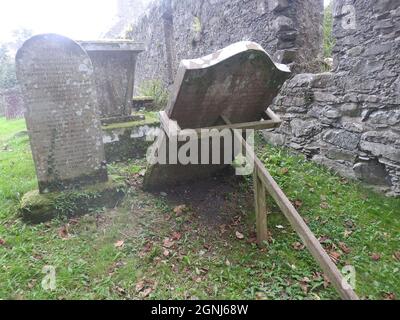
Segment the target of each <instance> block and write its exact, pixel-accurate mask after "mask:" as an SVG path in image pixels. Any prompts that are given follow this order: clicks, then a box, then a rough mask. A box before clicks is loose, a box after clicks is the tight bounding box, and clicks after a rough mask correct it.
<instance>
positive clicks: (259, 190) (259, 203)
mask: <svg viewBox="0 0 400 320" xmlns="http://www.w3.org/2000/svg"><path fill="white" fill-rule="evenodd" d="M253 180H254V200H255V202H254V203H255V210H256V227H257V243H258V245H259V246H264V245H265V243H266V242H267V241H268V228H267V205H266V190H265V187H264V185H263V183H262V181H261V180H260V178H259V177H258V171H257V168H255V169H254V173H253Z"/></svg>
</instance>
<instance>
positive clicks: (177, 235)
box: [171, 232, 182, 241]
mask: <svg viewBox="0 0 400 320" xmlns="http://www.w3.org/2000/svg"><path fill="white" fill-rule="evenodd" d="M181 238H182V234H181V233H179V232H174V233H173V234H172V237H171V239H172V240H173V241H179V240H181Z"/></svg>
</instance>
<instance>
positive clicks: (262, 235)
mask: <svg viewBox="0 0 400 320" xmlns="http://www.w3.org/2000/svg"><path fill="white" fill-rule="evenodd" d="M222 118H223V119H224V121H225V122H226V124H228V125H231V122H230V121H229V119H227V118H226V117H222ZM233 132H234V134H235V138H236V139H239V141H241V143H242V146H243V147H244V148H245V150H246V157H247V158H248V159H249V160H250V161H253V162H254V197H255V208H256V219H257V240H258V242H259V243H260V244H261V243H263V242H264V241H266V240H267V209H266V193H268V194H270V195H271V197H272V198H273V199H274V200H275V201H276V203H277V205H278V206H279V208H280V209H281V211H282V212H283V214H284V215H285V216H286V218H287V219H288V220H289V223H290V224H291V225H292V227H293V228H294V230H295V231H296V232H297V234H298V235H299V236H300V238H301V239H302V241H303V243H304V244H305V246H306V247H307V249H308V250H309V251H310V253H311V255H312V256H313V257H314V259H315V260H316V261H317V263H318V264H319V266H320V267H321V268H322V270H323V271H324V272H325V274H326V275H327V277H328V279H329V280H330V281H331V283H332V284H333V286H334V287H335V289H336V290H337V292H338V293H339V295H340V296H341V298H342V299H345V300H358V296H357V295H356V293H355V292H354V291H353V289H352V288H351V287H350V286H349V285H348V283H347V282H346V281H345V280H344V278H343V276H342V274H341V273H340V271H339V270H338V268H337V267H336V265H335V264H334V263H333V261H332V260H331V258H330V257H329V255H328V254H327V253H326V251H325V250H324V248H323V247H322V246H321V244H320V243H319V241H318V240H317V238H316V237H315V236H314V234H313V233H312V231H311V230H310V229H309V227H308V226H307V224H306V223H305V222H304V220H303V218H302V217H301V216H300V214H299V213H298V212H297V210H296V209H295V208H294V206H293V205H292V203H291V202H290V201H289V199H288V198H287V197H286V195H285V194H284V192H283V191H282V190H281V188H280V187H279V186H278V184H277V183H276V182H275V180H274V179H273V178H272V176H271V175H270V173H269V172H268V170H267V169H266V168H265V166H264V164H263V163H262V162H261V160H260V159H259V158H258V157H257V156H256V154H255V153H254V150H253V148H252V147H250V146H249V145H248V144H247V142H246V140H245V139H244V138H243V136H242V134H241V133H239V132H238V131H237V130H233Z"/></svg>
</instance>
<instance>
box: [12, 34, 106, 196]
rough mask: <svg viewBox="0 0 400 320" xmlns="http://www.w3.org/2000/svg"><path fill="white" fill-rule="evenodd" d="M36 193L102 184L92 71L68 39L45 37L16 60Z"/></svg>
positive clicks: (32, 41)
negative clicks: (35, 177) (37, 188)
mask: <svg viewBox="0 0 400 320" xmlns="http://www.w3.org/2000/svg"><path fill="white" fill-rule="evenodd" d="M16 64H17V77H18V80H19V83H20V85H21V89H22V93H23V97H24V100H25V105H26V113H25V119H26V123H27V127H28V132H29V137H30V142H31V149H32V154H33V159H34V162H35V166H36V173H37V177H38V182H39V190H40V192H42V193H46V192H50V191H62V190H66V189H72V188H76V187H79V186H82V185H87V184H93V183H97V182H103V181H106V180H107V169H106V167H105V162H104V159H105V157H104V147H103V141H102V134H101V124H100V117H99V108H98V102H97V96H96V88H95V85H94V79H93V66H92V63H91V60H90V58H89V57H88V55H87V53H86V52H85V51H84V50H83V49H82V48H81V47H80V46H79V44H77V43H76V42H74V41H73V40H71V39H68V38H66V37H63V36H60V35H56V34H45V35H38V36H34V37H32V38H31V39H29V40H28V41H26V42H25V43H24V45H23V47H22V48H21V49H20V50H19V51H18V53H17V57H16Z"/></svg>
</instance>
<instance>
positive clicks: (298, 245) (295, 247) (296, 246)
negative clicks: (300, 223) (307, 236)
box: [292, 242, 306, 251]
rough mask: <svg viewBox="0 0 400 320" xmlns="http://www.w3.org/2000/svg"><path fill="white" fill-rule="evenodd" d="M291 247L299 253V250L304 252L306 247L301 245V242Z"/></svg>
mask: <svg viewBox="0 0 400 320" xmlns="http://www.w3.org/2000/svg"><path fill="white" fill-rule="evenodd" d="M292 247H293V249H294V250H296V251H301V250H304V249H305V247H306V246H305V245H304V244H302V243H301V242H295V243H293V244H292Z"/></svg>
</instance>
